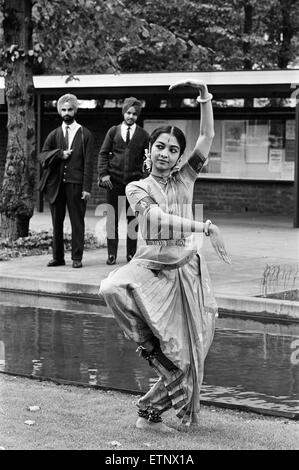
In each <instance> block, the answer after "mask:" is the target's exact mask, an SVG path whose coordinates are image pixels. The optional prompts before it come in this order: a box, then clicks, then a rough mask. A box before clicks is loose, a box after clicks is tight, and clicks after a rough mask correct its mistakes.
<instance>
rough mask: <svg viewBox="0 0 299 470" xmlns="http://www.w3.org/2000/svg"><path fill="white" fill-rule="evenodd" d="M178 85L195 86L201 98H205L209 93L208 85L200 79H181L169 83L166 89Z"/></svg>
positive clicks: (171, 88)
mask: <svg viewBox="0 0 299 470" xmlns="http://www.w3.org/2000/svg"><path fill="white" fill-rule="evenodd" d="M178 87H192V88H195V89H196V90H197V91H198V92H199V94H200V96H201V98H203V99H205V98H206V97H207V96H208V95H209V91H208V87H207V85H206V84H205V83H204V82H203V81H202V80H182V81H180V82H176V83H173V84H172V85H170V87H169V88H168V91H170V90H173V89H174V88H178Z"/></svg>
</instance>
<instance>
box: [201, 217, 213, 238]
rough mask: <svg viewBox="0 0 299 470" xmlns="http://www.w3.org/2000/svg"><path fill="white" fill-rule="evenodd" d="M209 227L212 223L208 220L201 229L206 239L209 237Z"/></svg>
mask: <svg viewBox="0 0 299 470" xmlns="http://www.w3.org/2000/svg"><path fill="white" fill-rule="evenodd" d="M210 225H212V221H211V220H210V219H207V220H206V221H205V225H204V229H203V231H204V233H205V235H206V236H207V237H209V236H210Z"/></svg>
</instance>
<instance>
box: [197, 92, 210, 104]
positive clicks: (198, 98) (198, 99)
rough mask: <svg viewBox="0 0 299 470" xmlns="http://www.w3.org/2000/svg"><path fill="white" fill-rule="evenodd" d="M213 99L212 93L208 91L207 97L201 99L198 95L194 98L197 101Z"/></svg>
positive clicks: (205, 101)
mask: <svg viewBox="0 0 299 470" xmlns="http://www.w3.org/2000/svg"><path fill="white" fill-rule="evenodd" d="M212 99H213V95H212V93H208V97H207V98H205V99H203V98H201V97H200V95H199V96H198V97H197V98H196V101H197V103H207V102H208V101H210V100H212Z"/></svg>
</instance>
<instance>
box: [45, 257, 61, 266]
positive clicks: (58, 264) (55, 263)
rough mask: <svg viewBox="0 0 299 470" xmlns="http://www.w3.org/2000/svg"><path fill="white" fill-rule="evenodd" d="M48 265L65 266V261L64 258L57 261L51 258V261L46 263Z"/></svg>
mask: <svg viewBox="0 0 299 470" xmlns="http://www.w3.org/2000/svg"><path fill="white" fill-rule="evenodd" d="M47 266H48V267H52V266H65V261H64V259H62V260H61V261H59V260H58V259H51V261H49V263H48V264H47Z"/></svg>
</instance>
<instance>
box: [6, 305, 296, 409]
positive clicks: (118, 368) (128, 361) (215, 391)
mask: <svg viewBox="0 0 299 470" xmlns="http://www.w3.org/2000/svg"><path fill="white" fill-rule="evenodd" d="M0 308H1V310H0V344H2V346H1V348H0V355H1V352H2V356H3V357H2V356H1V357H0V360H2V363H3V365H2V368H0V371H1V370H2V371H3V372H8V373H13V374H16V375H17V374H21V375H28V376H32V377H43V378H50V379H53V380H56V381H57V382H59V381H63V382H69V383H76V384H84V385H88V386H98V387H107V388H115V389H120V390H128V391H132V392H137V393H139V392H140V393H143V392H145V391H147V390H148V388H149V386H150V385H151V384H153V382H154V381H155V380H156V376H155V374H154V372H153V371H152V369H151V368H150V367H149V366H148V364H147V362H146V361H144V360H143V359H142V358H140V357H139V356H138V355H137V354H136V352H135V350H136V346H135V345H134V344H133V343H132V342H130V341H128V340H126V339H125V338H124V336H123V334H122V332H121V331H120V330H119V328H118V327H117V325H116V324H115V322H114V320H113V318H111V317H109V316H102V315H100V314H93V313H86V314H84V313H82V310H83V309H82V310H81V312H80V311H76V312H74V311H56V310H51V309H49V308H36V307H34V308H32V307H26V306H12V305H0ZM298 338H299V324H298V323H297V324H296V323H294V324H288V325H286V324H284V325H283V324H282V325H279V324H272V325H264V324H262V323H259V322H256V321H252V320H249V321H246V320H236V319H234V320H233V321H232V320H231V319H227V320H226V319H219V321H218V328H217V329H216V333H215V339H214V342H213V345H212V347H211V349H210V351H209V354H208V357H207V361H206V366H205V377H204V387H203V392H202V398H203V399H206V400H213V401H215V402H222V403H223V402H225V403H230V404H232V403H239V404H241V405H242V404H243V405H246V406H247V408H248V406H249V407H250V406H252V407H254V408H263V409H270V410H273V412H275V413H277V414H279V413H280V412H291V413H293V414H294V413H296V414H297V413H299V364H298V362H297V363H296V361H291V356H292V354H293V356H294V346H293V345H294V344H296V341H298ZM294 341H295V343H294ZM295 352H296V351H295ZM298 356H299V354H298Z"/></svg>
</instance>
